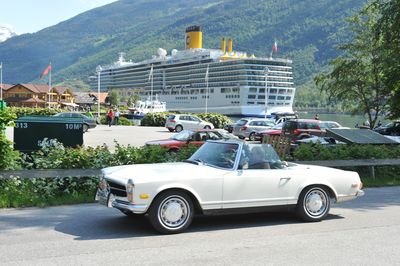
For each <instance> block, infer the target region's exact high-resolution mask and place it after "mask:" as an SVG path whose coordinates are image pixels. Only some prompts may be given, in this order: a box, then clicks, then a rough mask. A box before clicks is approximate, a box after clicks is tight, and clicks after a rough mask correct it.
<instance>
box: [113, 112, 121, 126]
mask: <svg viewBox="0 0 400 266" xmlns="http://www.w3.org/2000/svg"><path fill="white" fill-rule="evenodd" d="M119 115H120V113H119V111H118V109H117V110H116V111H115V112H114V125H116V126H117V125H118V122H119Z"/></svg>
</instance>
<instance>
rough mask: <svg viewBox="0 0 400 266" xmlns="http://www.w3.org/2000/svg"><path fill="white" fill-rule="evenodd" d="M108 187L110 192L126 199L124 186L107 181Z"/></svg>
mask: <svg viewBox="0 0 400 266" xmlns="http://www.w3.org/2000/svg"><path fill="white" fill-rule="evenodd" d="M107 183H108V185H109V186H110V192H111V193H112V194H113V195H115V196H118V197H126V196H127V195H126V187H125V186H124V185H121V184H118V183H115V182H113V181H110V180H107Z"/></svg>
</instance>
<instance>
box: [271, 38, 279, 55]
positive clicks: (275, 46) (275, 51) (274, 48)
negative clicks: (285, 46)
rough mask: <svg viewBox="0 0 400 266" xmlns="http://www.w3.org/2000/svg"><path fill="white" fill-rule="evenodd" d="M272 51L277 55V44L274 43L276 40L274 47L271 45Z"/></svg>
mask: <svg viewBox="0 0 400 266" xmlns="http://www.w3.org/2000/svg"><path fill="white" fill-rule="evenodd" d="M272 51H274V53H276V54H277V53H278V43H277V42H276V40H275V42H274V45H272Z"/></svg>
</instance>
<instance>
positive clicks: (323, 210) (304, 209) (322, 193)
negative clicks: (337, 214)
mask: <svg viewBox="0 0 400 266" xmlns="http://www.w3.org/2000/svg"><path fill="white" fill-rule="evenodd" d="M330 203H331V202H330V197H329V193H328V192H327V191H326V189H324V188H322V187H319V186H312V187H308V188H306V189H304V190H303V191H302V192H301V194H300V198H299V201H298V203H297V207H296V212H297V215H298V216H299V218H301V219H302V220H304V221H308V222H318V221H321V220H322V219H323V218H325V217H326V216H327V215H328V213H329V209H330Z"/></svg>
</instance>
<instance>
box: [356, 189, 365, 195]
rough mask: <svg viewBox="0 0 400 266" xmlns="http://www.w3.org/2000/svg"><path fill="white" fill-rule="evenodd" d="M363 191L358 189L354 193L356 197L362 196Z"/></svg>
mask: <svg viewBox="0 0 400 266" xmlns="http://www.w3.org/2000/svg"><path fill="white" fill-rule="evenodd" d="M364 194H365V193H364V191H363V190H361V189H360V190H359V191H357V193H356V197H362V196H364Z"/></svg>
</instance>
